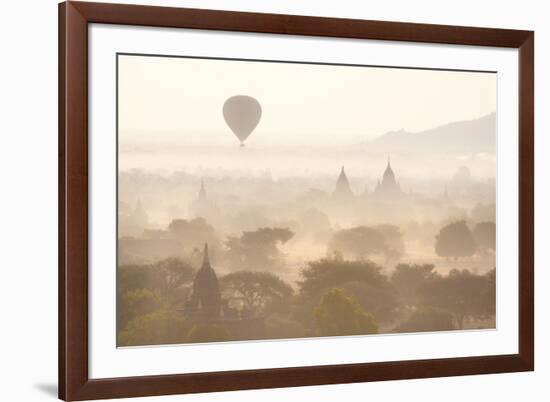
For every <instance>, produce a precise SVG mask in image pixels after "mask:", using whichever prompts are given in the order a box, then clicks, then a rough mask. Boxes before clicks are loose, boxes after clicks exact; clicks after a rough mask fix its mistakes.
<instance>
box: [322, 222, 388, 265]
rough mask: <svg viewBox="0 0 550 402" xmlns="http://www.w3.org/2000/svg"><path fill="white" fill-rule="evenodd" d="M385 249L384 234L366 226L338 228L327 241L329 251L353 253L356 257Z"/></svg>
mask: <svg viewBox="0 0 550 402" xmlns="http://www.w3.org/2000/svg"><path fill="white" fill-rule="evenodd" d="M387 249H388V248H387V245H386V241H385V238H384V235H383V234H382V233H381V232H379V231H378V230H376V229H373V228H370V227H368V226H357V227H353V228H351V229H343V230H339V231H338V232H336V233H335V234H334V235H333V236H332V239H331V240H330V242H329V250H330V251H340V252H341V253H343V254H351V255H355V256H356V258H358V259H363V258H365V257H366V256H369V255H371V254H378V253H382V252H385V251H386V250H387Z"/></svg>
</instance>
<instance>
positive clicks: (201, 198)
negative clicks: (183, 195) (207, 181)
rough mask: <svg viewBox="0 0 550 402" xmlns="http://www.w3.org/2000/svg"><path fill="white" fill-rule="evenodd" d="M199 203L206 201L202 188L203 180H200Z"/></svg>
mask: <svg viewBox="0 0 550 402" xmlns="http://www.w3.org/2000/svg"><path fill="white" fill-rule="evenodd" d="M198 200H199V201H206V189H205V188H204V180H203V179H201V189H200V191H199V198H198Z"/></svg>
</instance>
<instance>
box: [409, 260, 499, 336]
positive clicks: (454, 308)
mask: <svg viewBox="0 0 550 402" xmlns="http://www.w3.org/2000/svg"><path fill="white" fill-rule="evenodd" d="M419 297H420V304H421V305H422V306H425V307H433V308H439V309H443V310H447V311H449V312H451V313H452V314H453V316H454V318H455V322H456V327H457V328H458V329H462V328H463V327H464V321H465V319H467V318H487V317H491V316H494V315H495V312H496V281H495V271H494V270H492V271H490V272H488V273H487V274H485V275H476V274H473V273H471V272H470V271H468V270H462V271H459V270H456V269H454V270H452V271H451V272H449V274H448V275H447V276H437V277H434V278H432V279H431V280H430V281H428V282H427V283H425V284H424V285H422V286H421V288H420V289H419Z"/></svg>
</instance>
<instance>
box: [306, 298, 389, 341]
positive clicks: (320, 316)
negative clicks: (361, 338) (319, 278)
mask: <svg viewBox="0 0 550 402" xmlns="http://www.w3.org/2000/svg"><path fill="white" fill-rule="evenodd" d="M315 322H316V324H317V330H318V333H319V335H322V336H339V335H360V334H375V333H377V332H378V326H377V325H376V323H375V322H374V318H373V317H372V315H370V314H369V313H367V312H366V311H365V310H363V308H362V307H361V306H360V305H359V303H357V301H356V300H355V299H353V298H352V297H350V296H348V295H346V294H345V293H344V291H343V290H342V289H331V290H330V291H329V292H328V293H326V294H325V295H324V296H323V298H322V299H321V303H320V304H319V306H318V307H317V308H316V309H315Z"/></svg>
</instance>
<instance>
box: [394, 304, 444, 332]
mask: <svg viewBox="0 0 550 402" xmlns="http://www.w3.org/2000/svg"><path fill="white" fill-rule="evenodd" d="M452 329H454V324H453V315H452V314H451V313H449V312H447V311H444V310H439V309H436V308H432V307H428V308H422V309H418V310H416V311H414V312H413V313H412V314H411V316H410V317H409V318H408V319H407V320H406V321H405V322H404V323H402V324H400V325H399V326H398V327H397V328H395V330H394V332H423V331H449V330H452Z"/></svg>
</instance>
